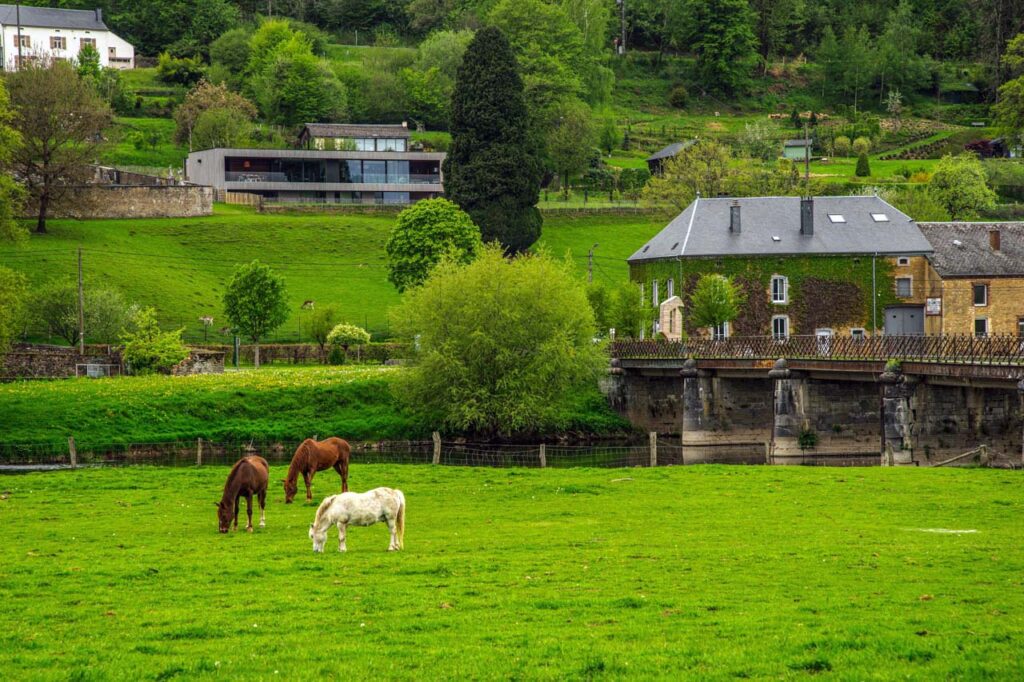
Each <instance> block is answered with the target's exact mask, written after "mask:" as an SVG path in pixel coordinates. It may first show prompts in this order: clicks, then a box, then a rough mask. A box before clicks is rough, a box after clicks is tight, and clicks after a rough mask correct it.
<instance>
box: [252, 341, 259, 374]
mask: <svg viewBox="0 0 1024 682" xmlns="http://www.w3.org/2000/svg"><path fill="white" fill-rule="evenodd" d="M253 346H254V347H255V348H254V351H253V364H254V365H255V366H256V369H259V368H260V342H259V341H253Z"/></svg>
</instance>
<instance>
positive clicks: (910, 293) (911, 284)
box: [896, 275, 914, 298]
mask: <svg viewBox="0 0 1024 682" xmlns="http://www.w3.org/2000/svg"><path fill="white" fill-rule="evenodd" d="M900 280H905V281H906V282H907V293H906V294H901V293H900ZM913 296H914V278H913V277H912V276H910V275H905V276H901V277H897V278H896V298H912V297H913Z"/></svg>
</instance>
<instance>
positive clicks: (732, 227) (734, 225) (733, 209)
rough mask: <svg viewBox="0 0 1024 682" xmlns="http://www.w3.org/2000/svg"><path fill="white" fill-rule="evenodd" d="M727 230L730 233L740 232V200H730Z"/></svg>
mask: <svg viewBox="0 0 1024 682" xmlns="http://www.w3.org/2000/svg"><path fill="white" fill-rule="evenodd" d="M729 232H730V233H731V234H739V233H740V202H738V201H734V202H732V206H730V207H729Z"/></svg>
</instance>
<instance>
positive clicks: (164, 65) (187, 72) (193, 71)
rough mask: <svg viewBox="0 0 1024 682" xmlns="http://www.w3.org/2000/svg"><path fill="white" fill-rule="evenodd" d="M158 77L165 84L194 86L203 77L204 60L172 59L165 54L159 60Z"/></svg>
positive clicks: (189, 58)
mask: <svg viewBox="0 0 1024 682" xmlns="http://www.w3.org/2000/svg"><path fill="white" fill-rule="evenodd" d="M156 75H157V78H159V79H160V80H162V81H163V82H164V83H178V84H180V85H192V84H193V83H198V82H199V79H201V78H202V77H203V60H202V59H200V58H199V57H180V58H179V57H172V56H171V55H170V54H169V53H167V52H164V53H162V54H161V55H160V57H159V58H158V59H157V64H156Z"/></svg>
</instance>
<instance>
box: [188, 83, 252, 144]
mask: <svg viewBox="0 0 1024 682" xmlns="http://www.w3.org/2000/svg"><path fill="white" fill-rule="evenodd" d="M212 111H228V112H232V118H233V119H234V120H235V121H236V122H237V123H238V125H239V126H240V127H242V128H243V129H248V128H249V124H250V123H251V122H252V120H253V119H255V118H256V113H257V112H256V106H255V105H254V104H253V103H252V102H250V101H249V100H247V99H246V98H245V97H242V96H241V95H239V94H238V93H236V92H232V91H231V90H229V89H228V88H227V86H225V85H224V84H222V83H216V84H215V83H210V82H209V81H205V80H203V81H199V83H197V84H196V86H195V87H194V88H192V89H191V90H189V91H188V94H187V95H185V100H184V101H183V102H182V103H181V104H180V105H179V106H178V108H177V109H175V110H174V123H175V128H174V140H175V141H176V142H188V143H189V149H193V148H196V149H204V148H205V147H200V146H197V145H196V143H195V141H194V140H193V139H192V138H193V133H194V131H195V128H196V125H197V124H198V123H199V119H200V118H201V117H202V116H203V115H204V114H206V113H207V112H212ZM212 122H213V121H210V122H208V124H207V125H210V123H212Z"/></svg>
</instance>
